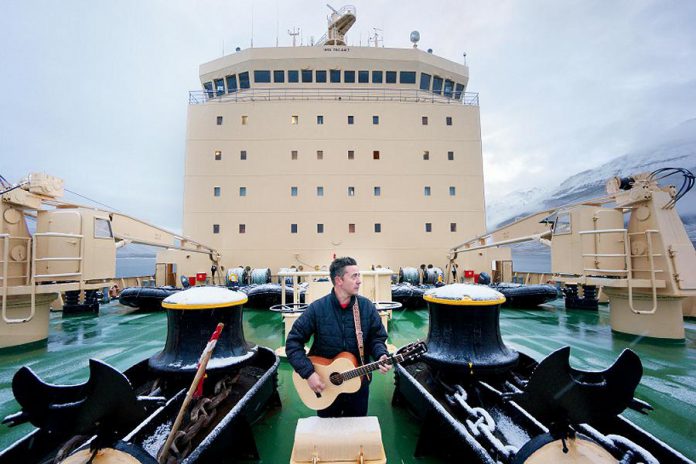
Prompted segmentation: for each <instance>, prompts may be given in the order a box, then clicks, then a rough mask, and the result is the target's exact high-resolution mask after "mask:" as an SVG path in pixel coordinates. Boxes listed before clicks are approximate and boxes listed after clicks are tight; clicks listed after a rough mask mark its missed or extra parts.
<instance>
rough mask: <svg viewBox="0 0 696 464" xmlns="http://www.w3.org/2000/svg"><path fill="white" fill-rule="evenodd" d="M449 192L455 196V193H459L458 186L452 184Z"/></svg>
mask: <svg viewBox="0 0 696 464" xmlns="http://www.w3.org/2000/svg"><path fill="white" fill-rule="evenodd" d="M449 192H450V196H451V197H453V196H455V195H456V194H457V188H456V187H453V186H450V188H449Z"/></svg>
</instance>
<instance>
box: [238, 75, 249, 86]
mask: <svg viewBox="0 0 696 464" xmlns="http://www.w3.org/2000/svg"><path fill="white" fill-rule="evenodd" d="M249 87H251V86H250V85H249V73H248V72H243V73H239V88H240V89H248V88H249Z"/></svg>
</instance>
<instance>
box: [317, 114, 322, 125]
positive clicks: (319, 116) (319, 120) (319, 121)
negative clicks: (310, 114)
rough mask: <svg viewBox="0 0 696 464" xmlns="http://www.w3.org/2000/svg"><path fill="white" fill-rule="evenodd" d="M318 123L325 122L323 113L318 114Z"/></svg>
mask: <svg viewBox="0 0 696 464" xmlns="http://www.w3.org/2000/svg"><path fill="white" fill-rule="evenodd" d="M317 124H319V125H322V124H324V115H321V114H318V115H317Z"/></svg>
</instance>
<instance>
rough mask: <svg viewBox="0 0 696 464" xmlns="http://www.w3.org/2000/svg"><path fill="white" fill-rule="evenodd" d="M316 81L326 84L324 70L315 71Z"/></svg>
mask: <svg viewBox="0 0 696 464" xmlns="http://www.w3.org/2000/svg"><path fill="white" fill-rule="evenodd" d="M316 81H317V82H320V83H321V82H326V71H325V70H317V72H316Z"/></svg>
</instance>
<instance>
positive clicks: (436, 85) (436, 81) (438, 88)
mask: <svg viewBox="0 0 696 464" xmlns="http://www.w3.org/2000/svg"><path fill="white" fill-rule="evenodd" d="M433 93H436V94H438V95H440V94H441V93H442V78H441V77H438V76H435V77H434V78H433Z"/></svg>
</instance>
